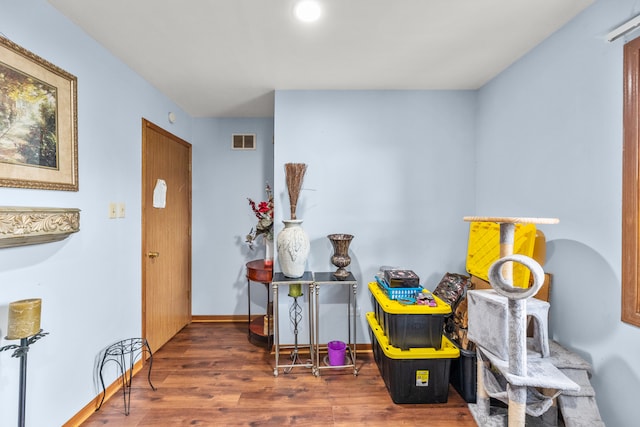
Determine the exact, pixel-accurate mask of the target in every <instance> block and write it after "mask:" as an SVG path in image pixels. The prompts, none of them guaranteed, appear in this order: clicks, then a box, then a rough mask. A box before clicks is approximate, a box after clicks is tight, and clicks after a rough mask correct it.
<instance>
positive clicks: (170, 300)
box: [142, 119, 191, 352]
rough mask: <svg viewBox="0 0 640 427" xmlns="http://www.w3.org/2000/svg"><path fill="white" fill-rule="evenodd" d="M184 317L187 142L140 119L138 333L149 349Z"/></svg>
mask: <svg viewBox="0 0 640 427" xmlns="http://www.w3.org/2000/svg"><path fill="white" fill-rule="evenodd" d="M159 180H162V181H164V183H165V184H166V186H165V187H166V193H165V197H164V201H165V203H164V207H162V203H161V202H162V197H161V194H158V191H159V192H160V193H162V191H160V190H156V188H157V187H158V186H160V187H162V185H161V183H159ZM154 192H156V198H155V199H154ZM190 322H191V144H189V143H187V142H185V141H183V140H181V139H180V138H178V137H176V136H174V135H172V134H170V133H169V132H167V131H165V130H163V129H161V128H160V127H158V126H156V125H154V124H153V123H151V122H148V121H147V120H144V119H143V122H142V335H143V336H144V337H145V338H147V340H148V341H149V345H150V346H151V350H152V351H153V352H155V351H157V350H158V349H159V348H160V347H162V346H163V345H164V344H165V343H166V342H167V341H169V340H170V339H171V338H172V337H173V336H174V335H175V334H176V333H177V332H178V331H180V330H181V329H182V328H183V327H185V326H186V325H187V324H189V323H190Z"/></svg>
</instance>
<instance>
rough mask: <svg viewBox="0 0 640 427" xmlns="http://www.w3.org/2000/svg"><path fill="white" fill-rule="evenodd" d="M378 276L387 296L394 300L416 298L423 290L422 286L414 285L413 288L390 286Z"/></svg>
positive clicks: (378, 280) (378, 281)
mask: <svg viewBox="0 0 640 427" xmlns="http://www.w3.org/2000/svg"><path fill="white" fill-rule="evenodd" d="M375 277H376V282H377V283H378V286H380V289H382V292H384V293H385V295H387V298H389V299H392V300H399V299H405V298H409V299H410V298H415V297H416V296H417V295H418V294H419V293H420V292H422V291H423V288H422V286H418V287H412V288H392V287H390V286H389V285H388V284H387V282H386V281H385V280H384V279H381V278H380V277H378V276H375Z"/></svg>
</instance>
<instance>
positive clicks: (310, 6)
mask: <svg viewBox="0 0 640 427" xmlns="http://www.w3.org/2000/svg"><path fill="white" fill-rule="evenodd" d="M293 11H294V13H295V15H296V18H298V19H299V20H300V21H302V22H315V21H317V20H318V19H320V15H321V14H322V10H321V9H320V4H319V3H318V2H317V1H313V0H302V1H299V2H298V3H297V4H296V6H295V8H294V10H293Z"/></svg>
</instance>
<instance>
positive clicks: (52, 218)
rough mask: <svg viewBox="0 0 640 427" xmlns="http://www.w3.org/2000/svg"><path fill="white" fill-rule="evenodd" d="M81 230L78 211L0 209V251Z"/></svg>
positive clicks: (61, 236) (57, 237)
mask: <svg viewBox="0 0 640 427" xmlns="http://www.w3.org/2000/svg"><path fill="white" fill-rule="evenodd" d="M77 231H80V209H73V208H23V207H6V206H0V248H9V247H13V246H24V245H33V244H37V243H50V242H57V241H59V240H62V239H65V238H67V237H68V236H69V235H70V234H72V233H75V232H77Z"/></svg>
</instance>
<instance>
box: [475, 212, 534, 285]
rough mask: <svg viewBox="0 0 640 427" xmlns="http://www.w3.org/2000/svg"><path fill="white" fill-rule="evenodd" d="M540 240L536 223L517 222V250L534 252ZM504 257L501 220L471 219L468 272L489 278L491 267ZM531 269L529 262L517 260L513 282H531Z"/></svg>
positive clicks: (529, 255) (514, 249) (515, 240)
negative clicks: (501, 256) (499, 222)
mask: <svg viewBox="0 0 640 427" xmlns="http://www.w3.org/2000/svg"><path fill="white" fill-rule="evenodd" d="M535 242H536V226H535V224H516V227H515V231H514V236H513V253H514V254H521V255H526V256H528V257H531V256H533V248H534V245H535ZM498 259H500V224H498V223H497V222H471V223H470V224H469V245H468V247H467V272H468V273H469V274H471V275H473V276H476V277H479V278H481V279H482V280H485V281H489V267H491V264H493V263H494V262H496V261H497V260H498ZM530 274H531V273H530V271H529V269H528V268H526V267H525V266H523V265H521V264H518V263H513V285H514V286H516V287H520V288H527V287H528V286H529V275H530Z"/></svg>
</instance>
